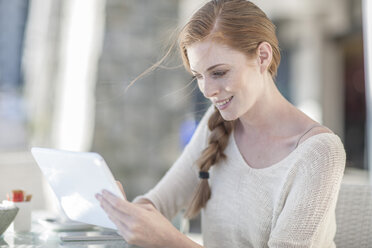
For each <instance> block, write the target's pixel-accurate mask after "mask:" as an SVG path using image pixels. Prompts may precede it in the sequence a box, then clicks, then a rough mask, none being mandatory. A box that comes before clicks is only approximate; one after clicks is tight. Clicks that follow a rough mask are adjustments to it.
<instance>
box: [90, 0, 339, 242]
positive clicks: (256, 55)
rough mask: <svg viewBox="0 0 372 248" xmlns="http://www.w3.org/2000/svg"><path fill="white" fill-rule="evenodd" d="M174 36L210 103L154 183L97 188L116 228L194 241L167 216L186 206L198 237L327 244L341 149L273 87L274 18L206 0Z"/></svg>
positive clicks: (128, 234)
mask: <svg viewBox="0 0 372 248" xmlns="http://www.w3.org/2000/svg"><path fill="white" fill-rule="evenodd" d="M179 46H180V50H181V54H182V58H183V61H184V65H185V67H186V69H187V70H188V71H190V72H191V73H192V74H193V75H194V76H195V78H196V79H197V82H198V86H199V88H200V90H201V92H202V93H203V94H204V96H205V97H206V98H208V99H209V100H210V101H211V102H212V107H210V109H209V110H208V111H207V113H206V114H205V116H204V118H203V119H202V121H201V123H200V124H199V126H198V128H197V130H196V132H195V134H194V136H193V138H192V140H191V141H190V143H189V144H188V146H187V147H186V148H185V150H184V151H183V153H182V155H181V156H180V158H179V159H178V160H177V161H176V162H175V164H174V165H173V166H172V168H171V169H170V170H169V171H168V173H167V174H166V175H165V176H164V178H163V179H162V180H161V181H160V182H159V183H158V184H157V185H156V187H155V188H154V189H152V190H151V191H150V192H148V193H147V194H146V195H144V196H141V197H138V198H136V199H135V200H134V202H133V203H131V202H128V201H126V200H120V199H119V198H117V197H115V196H114V195H112V194H111V193H109V192H103V193H102V194H98V195H97V199H98V200H99V201H100V202H101V206H102V207H103V209H104V210H105V211H106V212H107V214H108V216H109V217H110V219H111V220H112V221H113V222H114V223H115V224H116V225H117V227H118V229H119V231H120V233H121V235H122V236H123V237H124V238H125V239H126V240H127V241H128V243H131V244H136V245H138V246H141V247H200V246H199V245H198V244H196V243H194V242H193V241H191V240H190V239H188V238H187V237H186V236H184V235H183V234H181V233H180V232H178V231H177V230H176V229H175V228H174V227H173V226H172V224H171V223H170V222H169V221H168V219H170V218H172V217H173V216H174V215H175V214H176V213H177V212H178V211H179V210H181V209H183V208H187V212H186V214H187V216H189V217H192V216H195V215H196V214H197V213H198V212H199V211H201V212H202V233H203V240H204V245H205V247H254V248H258V247H301V248H303V247H322V248H327V247H335V244H334V241H333V239H334V235H335V232H336V220H335V206H336V201H337V196H338V191H339V188H340V183H341V179H342V176H343V172H344V167H345V151H344V148H343V145H342V143H341V141H340V139H339V137H338V136H337V135H335V134H334V133H333V132H332V131H331V130H329V129H328V128H326V127H325V126H322V125H321V124H319V123H317V122H316V121H314V120H312V119H311V118H309V117H308V116H307V115H305V114H304V113H303V112H301V111H299V110H298V109H296V108H295V107H294V106H293V105H292V104H290V103H289V102H288V101H287V100H286V99H285V98H284V97H283V96H282V95H281V94H280V92H279V91H278V89H277V87H276V85H275V83H274V78H275V75H276V71H277V67H278V65H279V61H280V53H279V47H278V41H277V38H276V36H275V27H274V25H273V23H272V22H271V21H270V20H269V19H268V18H267V16H266V15H265V14H264V13H263V12H262V10H260V9H259V8H258V7H257V6H255V5H254V4H253V3H251V2H249V1H245V0H230V1H229V0H213V1H210V2H208V3H207V4H205V5H204V6H203V7H202V8H201V9H200V10H198V11H197V12H196V13H195V14H194V15H193V17H192V18H191V20H190V21H189V22H188V23H187V24H186V26H185V27H184V28H183V30H182V32H181V34H180V38H179Z"/></svg>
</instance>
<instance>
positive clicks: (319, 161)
mask: <svg viewBox="0 0 372 248" xmlns="http://www.w3.org/2000/svg"><path fill="white" fill-rule="evenodd" d="M330 136H331V135H330ZM345 157H346V155H345V150H344V148H343V145H342V142H341V141H340V139H339V138H338V137H337V136H336V135H332V136H331V137H329V136H326V137H322V138H321V139H319V140H317V141H316V142H315V143H314V146H313V147H312V148H311V149H309V150H307V151H306V152H305V153H304V155H303V156H302V157H301V159H299V160H298V161H297V166H294V167H293V168H292V170H291V171H290V173H289V174H288V178H287V180H286V183H285V185H284V187H283V191H282V192H281V195H280V199H279V204H278V206H277V208H276V209H274V216H276V218H275V217H274V219H275V221H274V222H273V226H272V230H271V234H270V239H269V241H268V246H269V247H296V248H299V247H301V248H305V247H329V246H330V244H332V242H333V238H334V235H335V230H334V226H332V224H331V223H332V221H334V218H335V208H336V202H337V197H338V192H339V188H340V184H341V179H342V176H343V172H344V168H345V159H346V158H345Z"/></svg>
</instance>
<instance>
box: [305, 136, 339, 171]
mask: <svg viewBox="0 0 372 248" xmlns="http://www.w3.org/2000/svg"><path fill="white" fill-rule="evenodd" d="M300 146H301V148H300V149H301V161H302V163H301V166H300V167H301V170H302V171H307V172H308V173H311V174H313V175H314V174H318V175H322V176H328V175H329V176H331V175H334V174H335V173H336V174H340V173H341V174H342V173H343V172H344V169H345V164H346V153H345V149H344V146H343V144H342V141H341V139H340V138H339V137H338V136H337V135H336V134H334V133H333V132H319V133H315V134H313V135H311V136H310V137H308V138H307V139H306V140H304V141H303V142H302V144H301V145H300Z"/></svg>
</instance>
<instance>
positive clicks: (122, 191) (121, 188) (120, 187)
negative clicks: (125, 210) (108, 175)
mask: <svg viewBox="0 0 372 248" xmlns="http://www.w3.org/2000/svg"><path fill="white" fill-rule="evenodd" d="M116 184H117V185H118V187H119V189H120V191H121V193H123V196H124V198H125V199H127V196H126V195H125V191H124V188H123V185H122V184H121V183H120V182H119V181H118V180H116Z"/></svg>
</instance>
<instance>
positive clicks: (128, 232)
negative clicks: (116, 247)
mask: <svg viewBox="0 0 372 248" xmlns="http://www.w3.org/2000/svg"><path fill="white" fill-rule="evenodd" d="M121 188H122V187H121ZM123 195H124V200H122V199H120V198H118V197H116V196H115V195H113V194H112V193H110V192H108V191H105V190H104V191H103V193H102V194H97V195H96V198H97V199H98V200H99V201H100V203H101V207H102V208H103V209H104V210H105V212H106V213H107V215H108V217H109V218H110V219H111V221H112V222H114V224H115V225H116V226H117V228H118V230H119V233H120V235H122V236H123V238H124V239H125V240H126V241H127V242H128V243H129V244H134V245H138V246H141V247H182V244H184V245H185V246H184V247H194V246H190V244H192V243H193V242H192V241H191V240H189V239H188V238H187V237H186V236H184V235H183V234H181V233H180V232H179V231H178V230H177V229H176V228H175V227H174V226H173V225H172V224H171V223H170V222H169V221H168V220H167V219H166V218H165V217H164V216H163V215H162V214H161V213H160V212H159V211H157V210H156V209H155V207H154V206H153V205H152V204H144V203H138V204H136V203H131V202H129V201H127V199H126V198H125V193H124V191H123ZM190 242H191V243H190ZM193 244H194V245H195V243H193ZM195 247H200V246H195Z"/></svg>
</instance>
